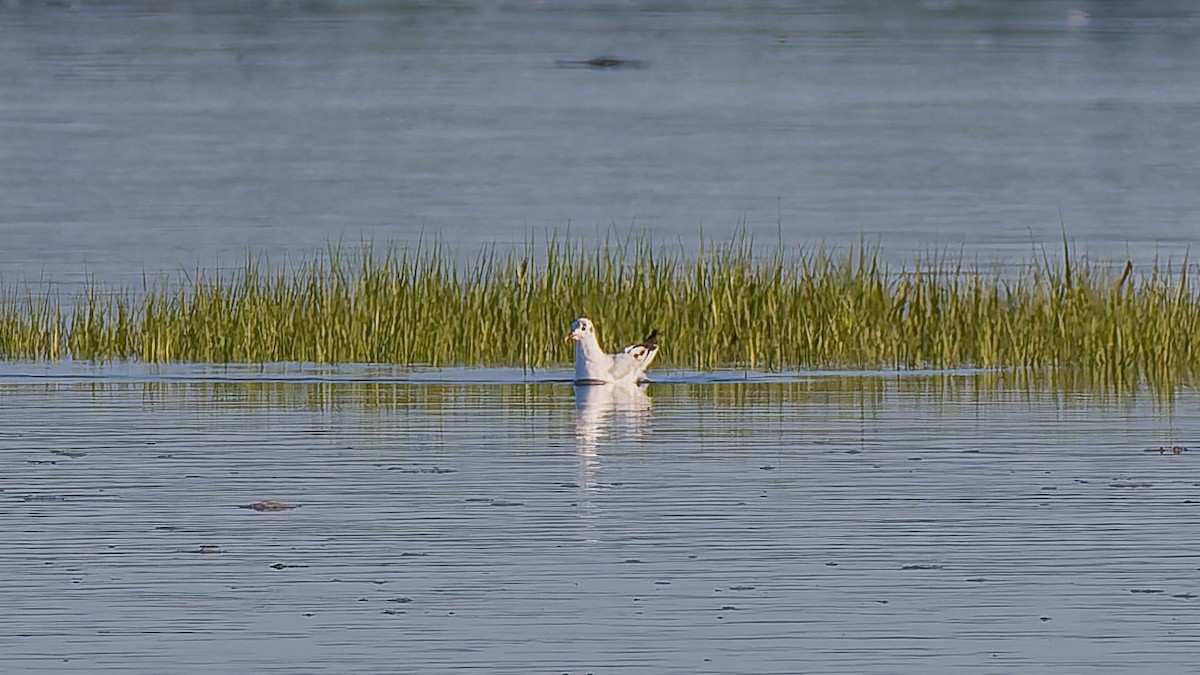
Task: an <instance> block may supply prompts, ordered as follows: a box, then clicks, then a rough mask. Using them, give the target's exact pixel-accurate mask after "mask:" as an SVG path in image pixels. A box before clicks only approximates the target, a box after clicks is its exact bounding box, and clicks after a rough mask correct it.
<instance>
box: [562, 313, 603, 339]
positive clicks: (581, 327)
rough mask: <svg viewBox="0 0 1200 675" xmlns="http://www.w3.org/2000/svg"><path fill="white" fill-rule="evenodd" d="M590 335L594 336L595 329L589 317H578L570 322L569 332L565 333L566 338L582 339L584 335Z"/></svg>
mask: <svg viewBox="0 0 1200 675" xmlns="http://www.w3.org/2000/svg"><path fill="white" fill-rule="evenodd" d="M586 335H591V336H593V337H595V335H596V329H595V327H594V326H592V321H591V319H585V318H583V317H580V318H578V319H575V321H573V322H572V323H571V332H570V333H567V340H575V341H576V342H578V341H580V340H582V339H583V338H584V336H586Z"/></svg>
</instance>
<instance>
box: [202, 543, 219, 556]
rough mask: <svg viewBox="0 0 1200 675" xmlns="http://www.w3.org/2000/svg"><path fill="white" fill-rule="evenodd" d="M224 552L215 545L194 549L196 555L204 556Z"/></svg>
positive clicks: (205, 545) (203, 545)
mask: <svg viewBox="0 0 1200 675" xmlns="http://www.w3.org/2000/svg"><path fill="white" fill-rule="evenodd" d="M224 552H225V550H224V549H222V548H221V547H220V546H217V545H215V544H201V545H200V546H199V547H198V548H197V549H196V553H201V554H204V555H212V554H214V553H224Z"/></svg>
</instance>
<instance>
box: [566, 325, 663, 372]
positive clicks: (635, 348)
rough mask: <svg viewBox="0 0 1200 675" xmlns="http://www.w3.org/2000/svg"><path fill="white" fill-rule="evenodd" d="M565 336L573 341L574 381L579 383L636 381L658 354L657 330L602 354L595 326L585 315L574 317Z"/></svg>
mask: <svg viewBox="0 0 1200 675" xmlns="http://www.w3.org/2000/svg"><path fill="white" fill-rule="evenodd" d="M567 339H568V340H574V341H575V381H576V382H579V383H589V384H607V383H610V382H612V383H630V384H632V383H636V382H637V381H638V380H639V379H640V378H641V377H642V375H643V374H644V373H645V372H646V368H648V367H649V366H650V362H651V361H653V360H654V356H655V354H658V331H657V330H656V331H653V332H652V333H650V337H648V338H646V340H645V341H644V342H642V343H641V344H636V345H630V346H628V347H626V348H625V349H622V350H621V351H619V352H617V353H616V354H605V353H604V350H603V349H601V348H600V342H599V340H597V339H596V328H595V326H593V325H592V322H591V320H589V319H584V318H579V319H575V322H574V323H572V324H571V332H570V333H567Z"/></svg>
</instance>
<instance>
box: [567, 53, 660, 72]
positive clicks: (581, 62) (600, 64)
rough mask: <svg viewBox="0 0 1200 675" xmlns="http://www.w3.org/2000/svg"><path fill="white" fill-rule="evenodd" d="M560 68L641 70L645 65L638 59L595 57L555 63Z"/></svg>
mask: <svg viewBox="0 0 1200 675" xmlns="http://www.w3.org/2000/svg"><path fill="white" fill-rule="evenodd" d="M554 64H555V65H557V66H558V67H559V68H595V69H597V70H599V69H602V68H641V67H642V66H643V65H644V64H643V62H642V61H639V60H637V59H623V58H621V57H619V56H594V57H592V58H590V59H560V60H558V61H555V62H554Z"/></svg>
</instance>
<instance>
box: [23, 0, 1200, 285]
mask: <svg viewBox="0 0 1200 675" xmlns="http://www.w3.org/2000/svg"><path fill="white" fill-rule="evenodd" d="M793 5H794V6H793ZM0 38H2V39H0V59H2V60H3V62H4V63H5V73H4V75H3V76H2V77H0V192H2V193H3V194H4V199H3V200H2V202H0V242H2V244H0V275H3V277H4V278H5V279H9V280H12V279H16V278H24V279H30V280H39V279H45V280H49V281H74V280H78V279H80V278H81V277H82V275H84V274H85V273H90V274H94V275H96V276H97V277H98V278H101V279H107V280H116V281H120V282H123V283H127V284H129V285H131V286H137V285H138V284H140V282H141V274H142V272H143V271H144V270H149V271H151V272H153V271H157V270H167V271H171V272H174V271H176V270H178V269H180V268H183V269H187V270H193V269H195V268H196V267H197V266H201V267H206V268H211V267H214V266H217V265H218V264H221V265H224V266H225V267H228V266H230V265H234V264H238V263H240V262H242V260H243V256H244V254H245V251H246V250H247V249H252V250H254V251H260V252H265V253H268V254H270V255H272V256H273V259H275V260H279V259H281V258H282V257H283V256H284V255H291V256H293V257H295V256H307V255H310V254H311V253H312V252H313V250H314V249H319V248H321V247H323V246H324V245H325V244H326V242H328V241H331V240H332V241H338V240H344V241H347V242H351V243H355V242H358V241H360V240H361V239H364V238H365V239H374V240H377V241H387V240H395V241H398V242H401V243H403V244H411V243H413V242H415V241H416V240H417V239H418V238H419V237H421V236H422V234H424V235H425V236H426V237H430V236H435V235H436V236H441V237H444V238H445V239H446V240H447V241H448V242H451V243H452V244H453V245H454V246H456V247H460V248H461V249H462V251H463V252H464V255H466V254H468V253H473V252H475V251H476V250H477V249H478V247H479V246H480V245H482V244H483V243H486V242H493V241H499V242H512V241H517V242H520V241H523V240H524V239H525V238H526V237H527V236H532V237H534V238H540V236H541V233H543V232H544V231H546V230H551V229H553V230H560V231H561V230H563V229H564V228H566V227H567V226H568V224H569V225H570V226H571V227H572V228H573V231H574V232H576V233H580V234H585V235H591V234H593V233H594V232H595V231H596V228H606V227H608V226H610V225H613V224H615V225H617V226H619V227H621V228H628V227H630V226H633V227H635V228H646V229H647V230H649V231H650V232H651V233H652V236H653V237H654V238H656V239H658V240H661V241H664V242H670V243H675V242H677V241H680V240H682V241H683V242H684V243H685V245H686V246H687V247H688V248H689V250H690V249H691V247H692V245H693V244H694V242H695V241H696V240H697V238H698V237H699V236H700V233H701V229H702V228H703V231H704V232H705V233H706V234H707V235H709V236H715V237H717V238H724V237H725V236H726V235H727V234H728V233H729V232H730V231H732V230H733V228H734V226H735V224H736V223H738V222H739V221H745V223H746V226H747V228H748V229H749V230H750V231H751V232H754V233H756V234H758V235H759V237H760V239H761V240H766V241H772V242H774V241H775V240H776V238H777V237H781V238H782V239H783V240H784V242H785V243H787V244H789V245H791V244H805V245H813V244H816V243H820V242H825V243H827V244H830V245H846V244H849V243H854V242H857V241H858V239H859V237H860V236H866V237H867V238H868V239H876V238H878V239H879V240H881V241H882V243H883V244H884V247H885V250H886V251H887V252H889V254H890V255H892V256H893V257H896V258H901V259H910V258H911V257H912V255H913V253H914V252H919V251H924V250H927V249H929V248H934V249H938V248H942V247H948V248H951V249H955V250H957V249H958V248H959V247H964V248H965V250H966V252H967V255H968V257H969V258H971V257H974V256H976V255H978V256H980V257H981V258H983V259H993V260H997V259H998V260H1011V259H1014V258H1029V257H1030V255H1031V253H1032V252H1033V248H1034V246H1033V242H1036V243H1039V244H1048V245H1050V246H1051V247H1052V248H1053V247H1054V246H1055V245H1056V244H1057V242H1058V241H1059V238H1060V214H1061V217H1062V219H1063V220H1064V221H1065V223H1066V226H1067V229H1068V231H1069V233H1070V235H1071V236H1072V237H1073V238H1075V239H1076V240H1077V242H1078V244H1079V248H1086V249H1087V250H1089V251H1091V252H1092V253H1093V254H1094V256H1095V257H1097V258H1100V259H1103V260H1115V261H1119V262H1122V263H1123V261H1124V258H1125V256H1127V255H1128V256H1131V257H1132V258H1133V259H1134V260H1135V262H1138V263H1143V262H1150V261H1152V260H1153V259H1154V258H1155V256H1157V255H1161V256H1162V257H1163V258H1164V259H1165V258H1168V257H1171V256H1174V257H1175V258H1176V259H1179V258H1181V257H1182V256H1183V253H1184V251H1185V249H1186V248H1187V245H1188V243H1189V242H1190V241H1191V240H1193V239H1195V237H1196V236H1197V234H1200V230H1198V229H1197V228H1198V227H1200V220H1198V219H1197V215H1198V214H1200V192H1198V191H1197V190H1196V189H1195V186H1196V185H1200V163H1197V161H1196V157H1197V156H1200V115H1198V114H1197V112H1198V111H1200V69H1197V68H1195V67H1194V65H1195V63H1197V62H1200V11H1198V10H1197V8H1196V7H1195V5H1194V4H1193V3H1190V2H1183V1H1182V0H1174V1H1173V0H1159V1H1156V2H1143V3H1123V2H1109V1H1101V0H1053V1H1049V2H1038V3H1011V2H998V1H990V0H961V1H948V2H845V1H842V0H838V1H837V2H832V1H822V2H805V3H783V4H780V3H770V2H753V3H739V5H738V8H735V9H730V8H728V7H726V6H723V4H722V3H712V2H693V3H688V4H687V7H686V8H685V7H683V6H681V5H677V4H674V3H662V2H621V3H613V2H572V3H567V4H563V3H527V2H498V3H497V2H477V3H476V2H459V3H425V2H399V3H393V2H388V3H383V2H372V1H360V0H328V1H322V2H270V3H258V2H226V1H218V2H185V1H181V0H177V1H172V2H144V1H136V0H135V1H133V2H123V3H116V2H92V1H85V2H71V3H43V2H26V1H20V0H17V1H10V2H7V3H4V4H3V6H2V7H0ZM600 55H614V56H619V57H624V58H627V59H634V60H637V61H640V62H641V67H637V68H615V69H606V70H595V69H589V68H563V67H559V65H558V61H560V60H564V59H586V58H590V57H595V56H600Z"/></svg>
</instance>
